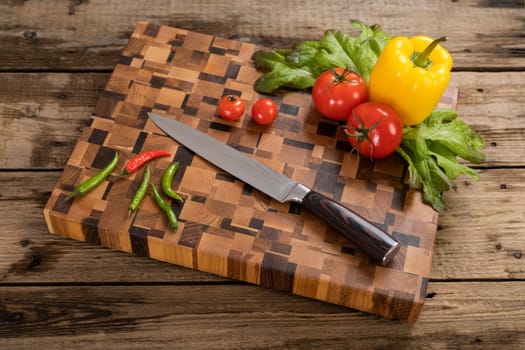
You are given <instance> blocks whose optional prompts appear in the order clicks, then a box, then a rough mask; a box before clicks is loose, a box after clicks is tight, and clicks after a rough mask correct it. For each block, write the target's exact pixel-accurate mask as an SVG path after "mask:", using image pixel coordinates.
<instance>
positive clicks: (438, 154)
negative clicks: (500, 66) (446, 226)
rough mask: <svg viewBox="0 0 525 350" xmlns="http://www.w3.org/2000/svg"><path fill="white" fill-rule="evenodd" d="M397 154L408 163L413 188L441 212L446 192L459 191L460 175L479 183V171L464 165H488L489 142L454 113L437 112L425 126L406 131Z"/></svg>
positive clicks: (443, 207) (422, 124) (445, 110)
mask: <svg viewBox="0 0 525 350" xmlns="http://www.w3.org/2000/svg"><path fill="white" fill-rule="evenodd" d="M403 132H404V133H403V141H402V142H401V146H400V147H399V148H398V149H397V152H398V153H399V154H400V155H401V156H402V157H403V158H404V159H405V160H406V161H407V163H408V171H409V183H410V186H411V187H413V188H416V189H422V191H423V200H424V201H425V202H426V203H428V204H430V205H432V207H433V208H434V209H436V210H437V211H442V210H444V209H445V202H444V200H443V196H442V194H443V192H445V191H448V190H449V189H451V188H452V189H456V185H455V183H454V180H455V179H457V178H458V177H459V176H460V175H468V176H470V177H471V178H472V179H474V180H478V179H479V174H478V173H477V171H476V170H474V169H472V168H470V167H468V166H467V165H465V164H461V163H459V161H458V158H462V159H464V160H466V161H468V162H471V163H473V164H480V163H482V162H484V161H485V156H484V155H483V154H482V153H481V150H482V149H483V147H484V145H485V142H484V140H483V137H482V136H481V135H479V134H478V133H476V132H475V131H474V130H473V129H472V128H471V127H470V126H469V125H468V124H467V123H465V122H464V121H462V120H460V119H457V112H456V111H454V110H451V109H437V110H435V111H434V112H432V114H430V116H429V117H428V118H427V119H425V120H424V121H423V122H422V123H420V124H418V125H416V126H413V127H405V128H404V130H403Z"/></svg>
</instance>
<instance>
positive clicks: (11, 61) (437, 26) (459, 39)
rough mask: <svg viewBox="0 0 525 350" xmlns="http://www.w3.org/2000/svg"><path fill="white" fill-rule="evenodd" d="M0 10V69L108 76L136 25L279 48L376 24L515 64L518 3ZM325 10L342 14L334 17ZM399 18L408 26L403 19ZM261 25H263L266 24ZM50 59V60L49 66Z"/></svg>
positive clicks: (523, 57)
mask: <svg viewBox="0 0 525 350" xmlns="http://www.w3.org/2000/svg"><path fill="white" fill-rule="evenodd" d="M16 3H17V6H11V5H10V2H9V1H8V2H4V3H3V4H2V5H0V11H1V12H3V13H5V18H8V19H9V21H8V22H7V23H6V24H5V25H4V26H2V28H0V40H1V41H3V42H5V44H4V47H5V48H6V49H5V50H2V51H1V52H0V61H1V62H3V67H2V69H4V70H5V69H20V68H21V67H27V68H30V69H79V70H89V69H113V66H114V65H115V62H116V60H117V59H118V57H119V55H120V51H121V50H122V49H123V48H124V46H125V44H126V42H127V38H128V37H129V35H130V34H131V32H132V31H133V28H134V27H135V24H136V23H137V22H139V21H148V22H153V23H158V24H165V25H170V26H174V27H180V28H184V29H187V30H193V31H198V32H202V33H205V34H213V35H218V36H221V37H225V38H229V39H236V40H245V41H251V42H254V43H256V44H261V45H264V46H267V47H286V46H289V45H291V44H292V43H293V42H295V41H297V40H306V39H319V38H320V37H321V36H322V33H323V32H324V30H326V29H328V28H337V29H343V30H345V31H348V32H352V30H353V27H351V25H350V24H349V20H350V19H352V18H357V19H360V20H362V21H364V22H366V23H368V24H374V23H379V24H381V25H382V27H383V28H384V30H385V31H386V32H387V33H391V34H392V35H409V36H412V35H418V34H427V35H430V36H433V37H440V36H443V35H448V37H449V41H448V42H447V44H446V46H447V48H449V50H450V51H451V53H452V55H453V57H454V61H455V67H456V68H457V69H461V70H464V69H480V68H481V67H487V68H497V69H511V70H516V69H517V68H519V67H521V68H523V67H525V54H524V49H525V47H524V43H523V39H522V37H521V36H520V35H521V33H522V32H523V30H524V29H525V27H524V25H525V23H524V20H523V17H522V16H521V15H520V11H522V10H523V3H522V2H520V1H519V0H508V1H504V2H503V5H501V4H499V3H496V2H493V1H485V0H469V1H435V2H429V3H424V4H423V3H421V2H419V1H415V0H411V1H388V2H368V1H352V2H347V3H341V2H339V1H335V0H331V1H323V2H322V3H320V2H318V1H306V2H305V1H299V0H294V1H287V2H286V3H283V2H281V1H278V0H272V1H264V2H245V1H241V0H235V1H229V2H209V1H205V0H200V1H191V2H181V1H170V2H165V1H149V2H142V1H138V2H133V3H130V2H128V1H125V0H118V1H111V2H104V1H101V0H98V1H80V2H71V1H66V0H60V1H53V2H50V3H46V4H44V3H39V2H25V1H22V2H18V1H17V2H16ZM334 13H344V14H345V15H342V16H334V15H333V14H334ZM407 16H409V17H410V20H409V21H408V20H406V17H407ZM268 19H271V20H268ZM57 57H60V59H59V60H58V59H56V58H57Z"/></svg>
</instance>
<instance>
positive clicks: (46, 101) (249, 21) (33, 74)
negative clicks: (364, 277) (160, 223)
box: [0, 0, 525, 349]
mask: <svg viewBox="0 0 525 350" xmlns="http://www.w3.org/2000/svg"><path fill="white" fill-rule="evenodd" d="M524 5H525V4H524V2H523V0H507V1H484V0H470V1H457V0H456V1H455V0H453V1H374V2H364V1H354V2H347V1H324V2H322V4H321V2H318V1H306V2H305V1H289V2H280V1H265V2H256V1H227V2H214V1H198V0H194V1H191V2H189V1H186V2H181V1H151V0H150V1H132V2H131V1H111V2H107V1H89V2H88V1H85V2H84V1H65V0H64V1H62V0H57V1H52V2H39V1H2V2H1V3H0V18H1V23H3V24H2V26H1V27H0V38H1V40H0V91H1V94H0V116H1V129H0V217H1V218H2V219H1V222H2V229H1V234H0V339H1V341H0V342H1V343H2V346H1V348H2V349H32V348H47V349H62V348H64V349H70V348H73V347H81V348H95V349H103V348H110V347H111V348H113V349H142V348H148V349H157V348H168V349H170V348H198V349H215V348H221V349H222V348H243V349H262V348H264V349H266V348H272V349H305V348H306V349H310V348H322V349H328V348H329V349H339V348H341V349H343V348H344V349H346V348H360V349H414V348H431V349H441V348H451V349H470V348H476V349H478V348H479V349H481V348H483V349H491V348H494V349H496V348H497V349H502V348H509V349H510V348H512V349H518V348H523V347H525V263H524V258H523V257H522V254H523V252H524V251H525V231H524V228H523V227H525V210H524V209H523V207H524V205H525V199H524V198H525V186H524V183H525V175H524V171H523V170H524V167H525V161H524V156H525V151H524V149H525V137H524V135H525V131H524V129H523V118H525V116H524V114H523V107H524V105H525V104H524V103H525V97H524V94H523V91H524V90H525V40H524V35H523V33H524V31H525V21H524V17H523V14H524V10H525V6H524ZM351 18H358V19H360V20H362V21H364V22H365V23H369V24H372V23H379V24H381V25H382V27H383V29H384V30H385V31H386V32H387V33H395V34H401V35H409V36H410V35H414V34H419V33H423V34H428V35H430V36H438V35H442V34H447V35H448V37H449V41H448V42H447V44H446V47H447V48H448V49H449V50H450V52H451V53H452V55H453V57H454V60H455V61H454V69H453V74H452V81H453V83H454V84H455V85H456V86H458V87H459V88H460V98H459V105H458V111H459V115H460V117H461V118H462V119H464V120H465V121H467V122H468V123H469V124H471V125H472V126H473V128H474V129H475V130H477V131H478V132H479V133H481V134H482V135H483V136H484V137H485V139H486V149H485V154H486V155H487V161H486V163H484V164H482V165H480V166H479V167H478V169H479V170H480V175H481V179H480V181H479V182H473V181H471V180H470V179H468V178H462V179H461V180H460V181H458V182H457V184H458V189H457V192H450V193H447V194H446V201H447V203H448V209H447V210H446V211H445V212H443V213H442V214H441V215H440V223H439V230H438V234H437V240H436V243H435V250H434V258H433V264H432V273H431V280H430V283H429V285H428V291H427V297H426V302H425V306H424V307H423V311H422V313H421V316H420V318H419V321H418V322H417V323H416V324H413V325H407V324H405V323H402V322H399V321H392V320H387V319H380V318H378V317H375V316H371V315H368V314H365V313H362V312H358V311H355V310H350V309H346V308H343V307H339V306H335V305H331V304H326V303H322V302H319V301H313V300H309V299H306V298H303V297H297V296H291V295H288V294H286V293H282V292H277V291H272V290H268V289H264V288H261V287H258V286H252V285H247V284H244V283H240V282H236V281H230V280H227V279H224V278H220V277H216V276H213V275H209V274H205V273H202V272H198V271H194V270H191V269H187V268H182V267H178V266H173V265H169V264H166V263H161V262H158V261H154V260H151V259H147V258H142V257H136V256H133V255H129V254H125V253H122V252H117V251H113V250H109V249H106V248H102V247H100V246H98V245H95V244H89V243H80V242H77V241H72V240H68V239H65V238H59V237H57V236H54V235H51V234H49V233H48V230H47V227H46V224H45V222H44V218H43V215H42V209H43V207H44V205H45V203H46V201H47V199H48V197H49V195H50V191H51V190H52V189H53V187H54V186H55V183H56V182H57V181H58V179H59V176H60V174H61V172H62V169H63V167H64V164H65V163H66V161H67V159H68V157H69V155H70V154H71V151H72V149H73V146H74V145H75V143H76V141H77V140H78V138H79V136H80V134H81V131H82V130H83V128H84V125H85V123H86V120H87V119H88V117H89V115H90V114H91V112H92V110H93V109H94V106H95V103H96V100H97V98H98V95H99V94H100V92H101V91H102V89H103V88H104V86H105V84H106V82H107V80H108V78H109V76H110V74H111V72H112V69H113V67H114V66H115V64H116V63H117V59H118V57H119V55H120V53H121V51H122V49H123V47H124V46H125V45H126V43H127V40H128V38H129V36H130V34H131V31H132V30H133V28H134V27H135V25H136V23H137V22H139V21H148V22H152V23H158V24H166V25H171V26H176V27H180V28H184V29H188V30H193V31H198V32H202V33H207V34H214V35H219V36H223V37H226V38H230V39H237V40H243V41H251V42H254V43H256V44H259V45H264V46H267V47H285V46H289V45H290V44H292V43H293V42H295V41H297V40H298V39H317V38H319V37H320V36H321V35H322V33H323V31H324V30H325V29H328V28H338V29H342V30H346V31H350V30H352V28H351V26H350V25H349V23H348V20H349V19H351Z"/></svg>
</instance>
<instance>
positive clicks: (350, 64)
mask: <svg viewBox="0 0 525 350" xmlns="http://www.w3.org/2000/svg"><path fill="white" fill-rule="evenodd" d="M351 24H352V25H353V26H354V27H355V28H357V29H359V30H360V31H361V33H360V34H359V35H358V36H351V35H348V34H345V33H343V32H341V31H339V30H334V29H330V30H327V31H326V32H325V33H324V36H323V37H322V38H321V40H319V41H301V42H298V43H297V44H295V45H294V46H293V47H292V48H291V49H277V50H273V51H264V50H259V51H256V52H255V53H254V55H253V56H252V60H253V62H254V64H255V67H256V68H257V69H259V70H262V71H265V73H264V74H263V75H262V76H261V77H260V78H259V79H258V80H257V81H256V82H255V84H254V88H255V90H256V91H258V92H261V93H271V92H273V91H274V90H276V89H278V88H280V87H288V88H294V89H307V88H310V87H312V86H313V84H314V83H315V79H316V78H317V77H318V76H319V75H320V74H321V73H322V72H324V71H326V70H329V69H331V68H335V67H346V68H349V69H351V70H353V71H355V72H357V73H358V74H359V75H361V76H362V77H363V79H365V81H366V82H367V83H368V80H369V78H370V73H371V72H372V68H373V67H374V65H375V63H376V61H377V59H378V58H379V55H380V54H381V52H382V51H383V48H384V47H385V45H386V44H387V43H388V41H390V39H391V38H392V37H391V36H390V35H388V34H385V33H384V32H383V31H382V30H381V27H379V26H378V25H373V26H368V25H366V24H364V23H362V22H360V21H358V20H352V21H351Z"/></svg>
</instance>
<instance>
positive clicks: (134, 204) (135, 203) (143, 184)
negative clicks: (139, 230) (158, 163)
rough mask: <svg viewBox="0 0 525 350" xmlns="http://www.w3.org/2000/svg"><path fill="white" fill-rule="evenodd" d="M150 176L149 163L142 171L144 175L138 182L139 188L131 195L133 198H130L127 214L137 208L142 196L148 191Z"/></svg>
mask: <svg viewBox="0 0 525 350" xmlns="http://www.w3.org/2000/svg"><path fill="white" fill-rule="evenodd" d="M150 177H151V170H150V169H149V165H146V170H145V171H144V177H143V178H142V182H141V183H140V186H139V188H138V189H137V191H136V192H135V195H134V196H133V199H132V200H131V203H130V204H129V208H128V216H130V215H131V213H133V211H135V209H137V208H138V206H139V205H140V203H141V202H142V200H143V199H144V196H145V195H146V192H147V191H148V185H149V179H150Z"/></svg>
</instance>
